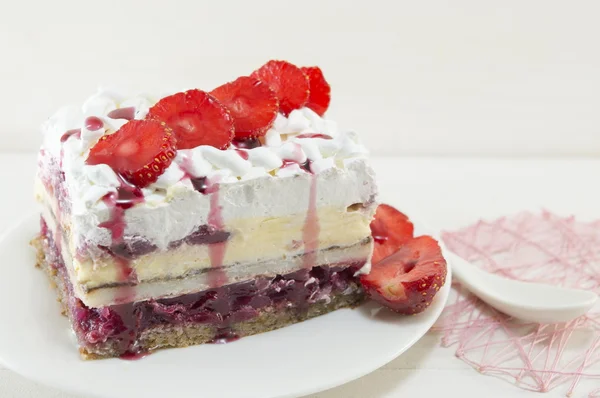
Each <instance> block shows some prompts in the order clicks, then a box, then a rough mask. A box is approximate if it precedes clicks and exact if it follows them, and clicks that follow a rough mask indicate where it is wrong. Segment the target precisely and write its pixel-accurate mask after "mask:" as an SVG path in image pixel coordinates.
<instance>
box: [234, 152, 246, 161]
mask: <svg viewBox="0 0 600 398" xmlns="http://www.w3.org/2000/svg"><path fill="white" fill-rule="evenodd" d="M235 151H236V152H237V154H238V155H240V157H241V158H242V159H244V160H248V152H247V151H243V150H241V149H236V150H235Z"/></svg>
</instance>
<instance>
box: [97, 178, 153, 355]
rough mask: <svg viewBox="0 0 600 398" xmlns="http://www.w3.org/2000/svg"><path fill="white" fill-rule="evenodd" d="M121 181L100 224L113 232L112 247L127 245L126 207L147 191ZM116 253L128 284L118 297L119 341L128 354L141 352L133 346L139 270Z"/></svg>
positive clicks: (107, 198) (121, 277) (120, 272)
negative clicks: (108, 213) (121, 327)
mask: <svg viewBox="0 0 600 398" xmlns="http://www.w3.org/2000/svg"><path fill="white" fill-rule="evenodd" d="M119 180H120V182H121V185H120V186H119V187H118V188H117V192H116V193H110V194H108V195H106V196H105V197H104V198H103V199H102V200H103V201H104V203H105V204H106V205H107V206H108V208H109V209H110V218H109V219H108V221H105V222H103V223H100V225H99V227H101V228H107V229H108V230H109V231H110V232H111V235H112V245H111V246H117V245H120V244H123V236H124V233H125V226H126V222H125V210H126V209H129V208H131V207H133V206H135V205H136V204H137V203H141V202H143V201H144V194H143V193H142V190H141V189H140V188H138V187H136V186H135V185H132V184H130V183H129V182H127V181H126V180H125V179H124V178H123V177H121V176H119ZM113 256H114V259H115V263H116V265H117V272H118V278H119V281H120V282H121V283H123V284H124V286H123V287H122V288H120V289H119V290H118V292H119V293H118V295H117V296H116V297H115V302H116V303H118V305H115V306H114V307H113V308H114V310H115V311H116V312H117V314H118V315H119V316H120V317H121V320H122V321H123V324H124V326H125V330H124V331H123V332H122V333H121V335H120V336H119V341H120V342H121V344H122V345H123V346H124V348H125V349H126V350H127V351H126V354H125V356H132V355H139V353H137V352H135V351H134V349H133V344H134V342H135V340H136V337H137V336H136V330H137V327H136V323H137V320H136V316H135V313H134V306H133V300H134V298H135V286H136V285H137V282H138V280H137V274H136V272H135V269H133V268H132V267H131V261H130V259H128V258H125V257H122V256H119V255H118V254H116V253H113ZM126 359H129V358H126Z"/></svg>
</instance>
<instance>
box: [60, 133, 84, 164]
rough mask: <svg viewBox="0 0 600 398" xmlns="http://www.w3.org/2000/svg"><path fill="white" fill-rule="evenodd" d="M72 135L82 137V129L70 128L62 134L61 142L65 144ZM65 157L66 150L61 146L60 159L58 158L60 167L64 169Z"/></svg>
mask: <svg viewBox="0 0 600 398" xmlns="http://www.w3.org/2000/svg"><path fill="white" fill-rule="evenodd" d="M71 136H74V137H75V138H81V129H73V130H68V131H67V132H66V133H64V134H63V135H62V137H60V143H61V144H64V143H65V142H67V140H68V139H69V138H71ZM64 157H65V150H64V149H63V148H62V146H61V148H60V159H59V160H58V161H59V163H58V165H59V167H60V168H61V169H62V164H63V158H64Z"/></svg>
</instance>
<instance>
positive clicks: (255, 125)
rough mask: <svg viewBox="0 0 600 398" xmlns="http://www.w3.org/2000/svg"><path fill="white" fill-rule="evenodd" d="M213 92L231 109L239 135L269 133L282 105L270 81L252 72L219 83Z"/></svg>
mask: <svg viewBox="0 0 600 398" xmlns="http://www.w3.org/2000/svg"><path fill="white" fill-rule="evenodd" d="M210 94H211V95H212V96H213V97H215V98H217V99H218V100H219V101H220V102H221V103H222V104H223V105H224V106H225V107H226V108H227V109H229V112H230V113H231V116H232V117H233V124H234V126H235V138H236V139H244V138H256V137H260V136H263V135H265V133H266V132H267V130H268V129H269V128H270V127H271V126H272V125H273V122H274V121H275V117H276V116H277V110H278V109H279V101H278V100H277V96H276V95H275V92H274V91H273V90H271V88H269V86H268V85H267V84H266V83H264V82H262V81H261V80H258V79H255V78H253V77H249V76H242V77H240V78H238V79H236V80H234V81H232V82H229V83H226V84H224V85H222V86H220V87H217V88H215V89H214V90H213V91H211V92H210Z"/></svg>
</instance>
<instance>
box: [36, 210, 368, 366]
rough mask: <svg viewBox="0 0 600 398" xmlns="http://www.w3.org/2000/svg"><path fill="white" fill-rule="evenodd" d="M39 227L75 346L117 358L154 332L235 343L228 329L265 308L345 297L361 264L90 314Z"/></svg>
mask: <svg viewBox="0 0 600 398" xmlns="http://www.w3.org/2000/svg"><path fill="white" fill-rule="evenodd" d="M41 224H42V225H41V234H42V236H43V237H45V241H44V250H45V254H46V261H47V262H48V263H49V264H50V266H51V267H52V268H54V269H55V270H56V271H57V272H58V274H59V276H60V278H61V279H62V281H63V282H64V285H65V290H66V295H67V298H66V300H67V303H66V304H67V307H68V310H69V312H70V315H71V319H72V322H73V329H74V330H75V333H76V335H77V337H78V340H79V343H80V344H81V345H82V346H84V347H90V348H92V351H93V347H94V346H103V345H107V344H110V345H111V346H112V347H113V349H114V348H115V347H116V349H117V350H118V351H119V353H120V354H122V355H132V354H136V353H138V351H139V349H138V348H137V346H136V341H137V338H138V337H139V336H140V333H142V332H143V331H144V330H146V329H149V328H153V327H156V326H165V325H182V324H186V325H189V324H208V325H212V326H214V327H215V330H217V332H216V334H215V341H216V342H222V341H223V340H234V339H236V338H237V337H238V336H236V335H235V334H234V333H232V331H231V329H230V327H231V325H232V324H235V323H237V322H242V321H246V320H250V319H252V318H254V317H257V316H258V315H259V314H260V311H261V309H265V308H267V307H274V308H276V309H281V310H283V309H289V308H296V309H298V311H303V310H306V309H307V308H308V306H309V305H310V304H312V303H315V302H317V301H320V300H329V298H330V296H331V295H334V294H340V293H342V292H345V291H347V289H348V288H350V287H351V284H352V285H354V284H355V283H357V278H356V277H354V274H355V273H356V271H357V270H358V269H359V268H360V267H362V265H363V264H364V261H356V262H352V263H346V264H335V265H329V266H317V267H313V268H312V269H301V270H298V271H296V272H292V273H289V274H286V275H276V276H275V277H270V276H260V277H257V278H255V279H252V280H249V281H244V282H239V283H234V284H229V285H225V286H222V287H219V288H215V289H209V290H204V291H201V292H198V293H193V294H187V295H183V296H179V297H175V298H168V299H159V300H148V301H142V302H136V303H129V304H122V305H115V306H108V307H102V308H89V307H87V306H85V304H83V302H81V300H79V299H78V298H77V297H75V296H74V294H73V287H72V285H71V283H70V280H69V278H68V274H67V271H66V268H65V264H64V262H63V260H62V256H61V255H60V254H59V251H58V249H57V247H56V245H55V244H54V240H53V237H52V233H51V231H49V229H48V228H47V227H46V225H45V222H44V220H43V219H42V221H41Z"/></svg>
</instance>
